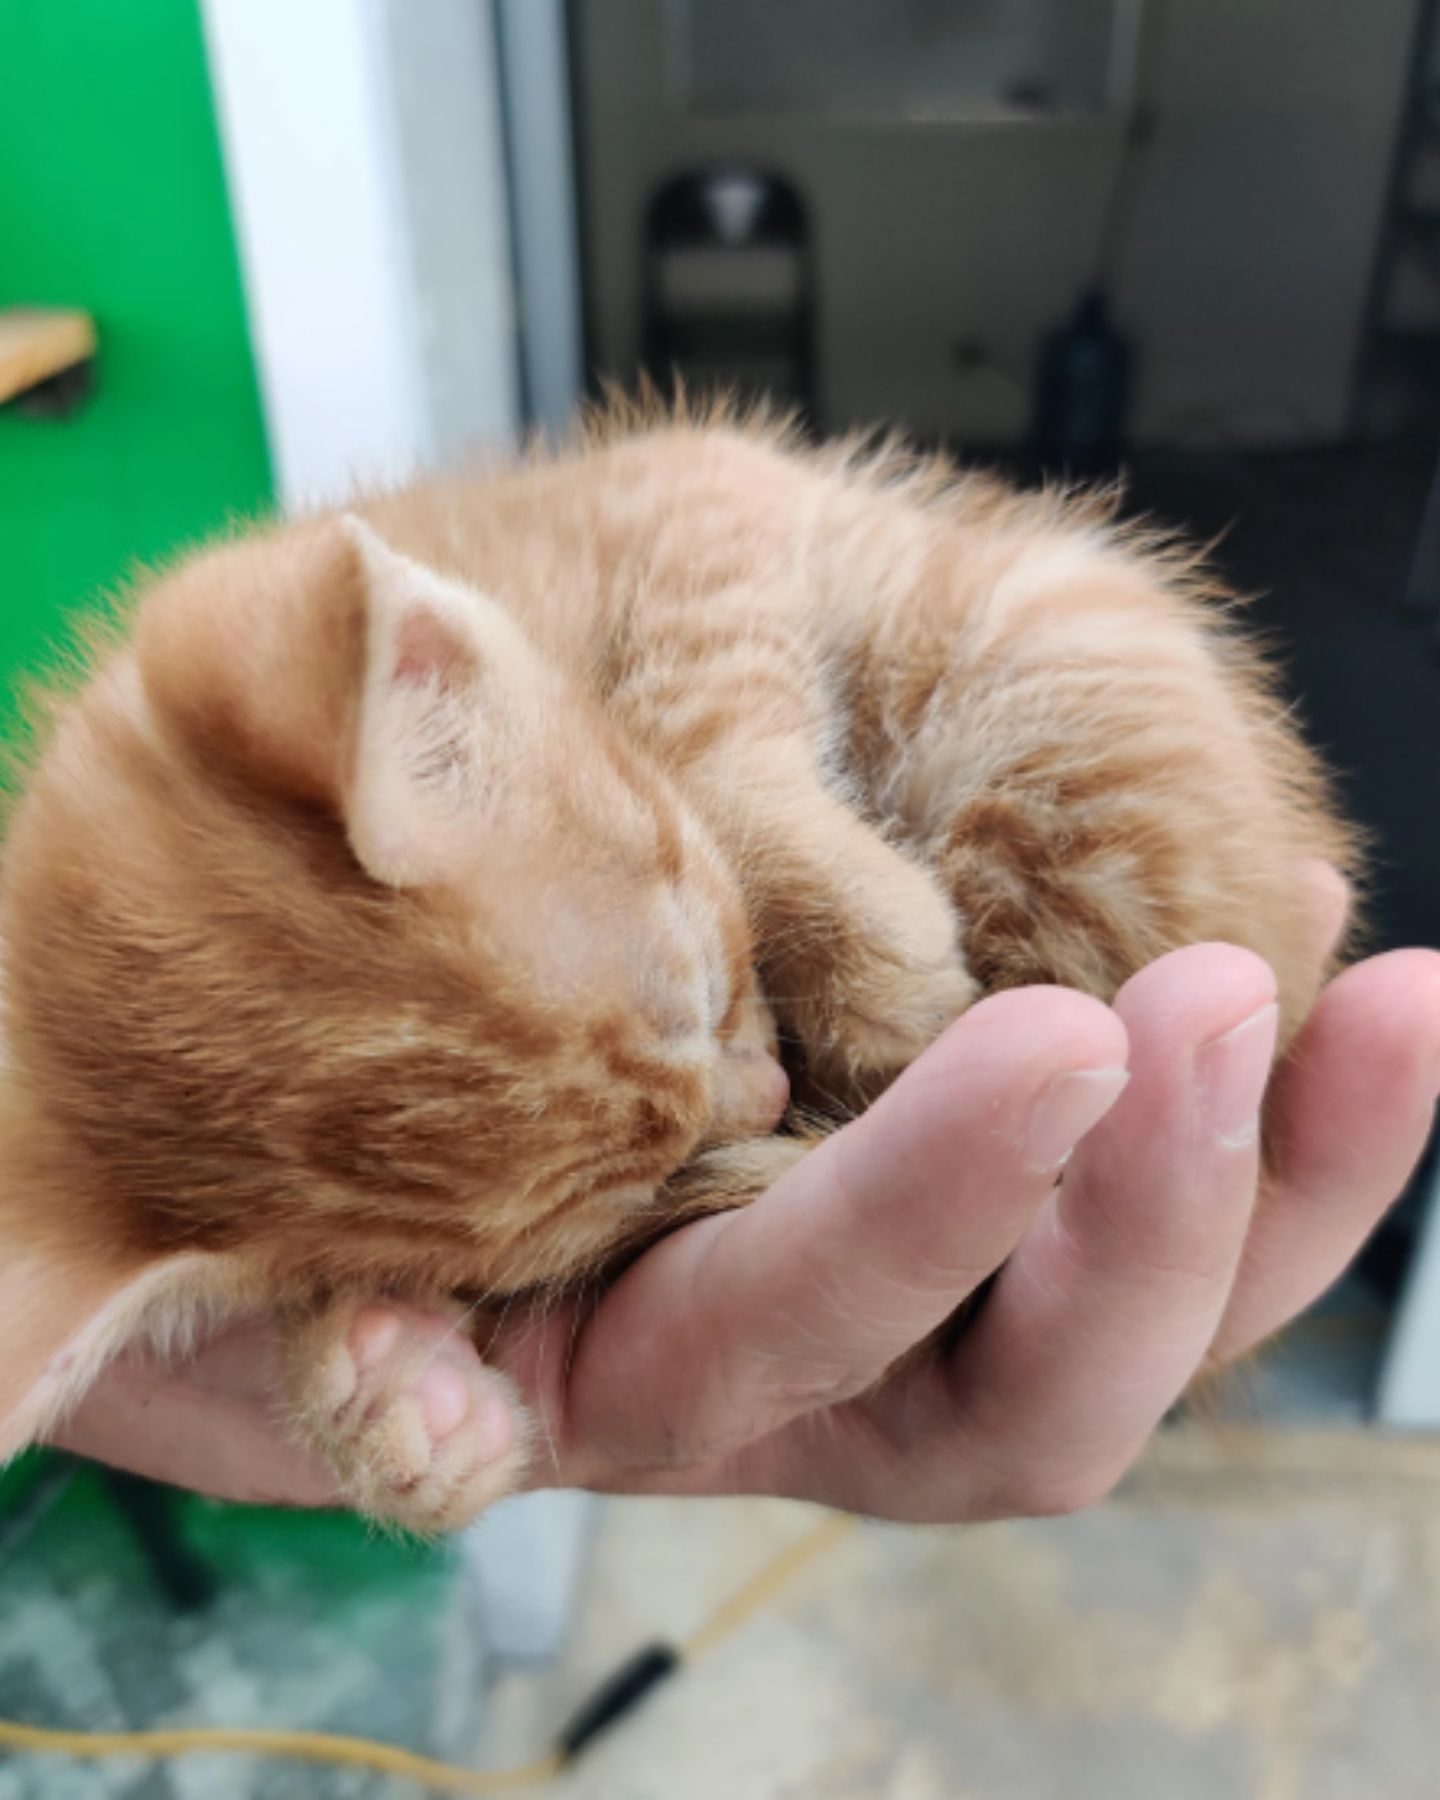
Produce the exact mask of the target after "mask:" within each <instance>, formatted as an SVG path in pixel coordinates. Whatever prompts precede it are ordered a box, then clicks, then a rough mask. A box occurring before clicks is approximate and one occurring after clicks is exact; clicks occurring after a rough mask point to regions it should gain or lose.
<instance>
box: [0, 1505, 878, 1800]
mask: <svg viewBox="0 0 1440 1800" xmlns="http://www.w3.org/2000/svg"><path fill="white" fill-rule="evenodd" d="M854 1523H855V1521H854V1520H853V1519H850V1518H847V1517H845V1516H844V1515H837V1516H834V1517H831V1518H827V1519H824V1520H822V1521H821V1523H820V1524H819V1525H817V1526H816V1527H815V1528H814V1529H813V1530H812V1531H808V1532H806V1533H805V1535H804V1536H803V1537H802V1538H800V1539H798V1540H797V1541H796V1542H795V1543H793V1544H791V1545H789V1546H788V1547H787V1548H786V1549H784V1550H782V1551H781V1552H780V1554H779V1555H778V1556H776V1557H774V1558H772V1559H771V1561H770V1562H768V1563H767V1564H766V1565H765V1567H764V1568H763V1569H761V1570H760V1572H759V1574H758V1575H755V1576H753V1577H752V1578H751V1579H750V1580H749V1581H747V1582H746V1583H745V1584H744V1585H743V1586H742V1587H741V1588H739V1589H738V1590H737V1591H736V1592H735V1593H734V1594H732V1595H731V1596H730V1598H729V1599H728V1600H726V1601H724V1602H722V1604H721V1605H720V1606H719V1607H718V1608H717V1609H716V1610H715V1612H713V1613H712V1614H711V1615H710V1617H709V1618H708V1619H707V1620H706V1621H705V1623H704V1624H703V1625H701V1626H700V1627H699V1629H698V1630H696V1631H694V1632H692V1633H691V1635H690V1636H689V1637H688V1638H686V1639H685V1641H684V1643H683V1644H682V1645H681V1647H680V1649H681V1655H682V1656H683V1657H684V1660H685V1661H686V1662H687V1663H695V1662H698V1661H699V1660H700V1658H701V1657H702V1656H705V1655H706V1654H707V1653H708V1652H709V1651H711V1650H712V1649H713V1648H714V1647H715V1645H716V1644H718V1643H719V1642H720V1640H721V1639H722V1638H726V1637H728V1636H729V1635H730V1634H731V1633H732V1632H734V1631H738V1630H739V1629H740V1627H741V1626H742V1625H744V1624H745V1623H746V1622H747V1621H748V1620H749V1619H751V1618H753V1617H754V1616H755V1614H756V1613H757V1612H759V1611H761V1610H762V1608H764V1607H765V1606H768V1605H769V1604H770V1602H771V1601H772V1600H773V1599H774V1598H775V1596H776V1595H777V1594H778V1593H779V1592H780V1590H781V1589H782V1588H784V1587H785V1586H787V1585H788V1583H790V1582H791V1581H793V1580H794V1579H795V1577H796V1576H797V1575H798V1574H799V1573H800V1572H801V1570H802V1569H804V1568H805V1567H806V1566H807V1565H808V1564H810V1563H812V1562H814V1561H815V1560H816V1558H817V1557H820V1556H823V1555H824V1554H825V1553H826V1552H827V1551H828V1550H829V1549H830V1548H831V1547H832V1546H833V1545H834V1544H836V1543H837V1542H838V1541H839V1540H840V1539H841V1538H842V1537H843V1536H844V1535H845V1533H846V1532H848V1531H849V1530H850V1529H851V1527H852V1526H853V1525H854ZM0 1748H9V1749H11V1750H14V1751H29V1752H32V1753H34V1754H49V1755H54V1756H76V1757H83V1758H86V1759H88V1760H91V1761H96V1760H99V1759H101V1758H104V1757H109V1756H141V1757H148V1758H158V1757H173V1756H192V1755H196V1754H199V1753H202V1752H204V1751H220V1752H232V1753H239V1754H241V1755H249V1756H282V1757H288V1758H292V1759H294V1760H296V1761H300V1762H318V1763H329V1764H332V1765H338V1766H341V1767H347V1768H362V1769H373V1770H375V1771H376V1772H377V1773H378V1774H381V1775H392V1776H395V1777H396V1778H398V1779H399V1780H402V1781H413V1782H415V1783H416V1785H417V1786H419V1787H427V1788H431V1789H440V1790H442V1791H444V1792H446V1793H452V1794H501V1793H514V1792H516V1791H517V1790H519V1789H522V1788H537V1787H542V1786H544V1784H545V1783H546V1782H548V1781H551V1780H553V1779H554V1777H555V1776H556V1775H558V1774H559V1773H560V1771H561V1769H562V1768H563V1766H564V1764H563V1762H562V1759H561V1757H560V1755H559V1753H558V1752H554V1751H552V1752H551V1754H550V1755H549V1756H542V1757H540V1758H538V1759H537V1760H536V1761H535V1762H532V1763H524V1764H521V1765H520V1766H518V1767H516V1768H513V1769H490V1770H476V1769H466V1768H462V1767H461V1766H460V1765H459V1764H458V1763H447V1762H438V1761H436V1760H435V1758H433V1757H429V1756H419V1755H417V1754H416V1753H415V1752H414V1751H412V1750H402V1749H400V1748H398V1747H397V1746H396V1745H394V1744H381V1743H377V1742H375V1741H373V1740H372V1739H370V1738H352V1737H332V1736H331V1735H330V1734H329V1733H327V1732H323V1731H260V1730H257V1731H250V1730H226V1729H225V1728H223V1727H212V1728H206V1727H196V1728H194V1729H188V1730H177V1731H93V1732H92V1731H51V1730H48V1729H46V1728H44V1727H42V1726H38V1725H18V1724H14V1723H12V1722H11V1721H10V1720H8V1719H0Z"/></svg>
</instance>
